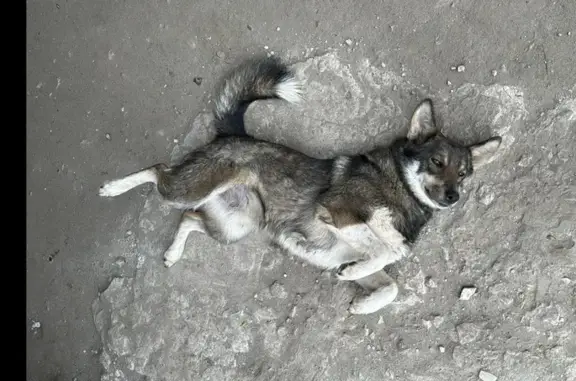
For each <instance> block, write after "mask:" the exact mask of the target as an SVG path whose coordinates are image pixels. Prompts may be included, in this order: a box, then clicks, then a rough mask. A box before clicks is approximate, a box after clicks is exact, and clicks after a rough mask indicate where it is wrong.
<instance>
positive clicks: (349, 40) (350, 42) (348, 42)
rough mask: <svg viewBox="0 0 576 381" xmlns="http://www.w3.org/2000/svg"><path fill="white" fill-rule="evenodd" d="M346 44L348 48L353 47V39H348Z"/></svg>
mask: <svg viewBox="0 0 576 381" xmlns="http://www.w3.org/2000/svg"><path fill="white" fill-rule="evenodd" d="M344 42H345V43H346V45H348V46H352V40H351V39H349V38H348V39H346V41H344Z"/></svg>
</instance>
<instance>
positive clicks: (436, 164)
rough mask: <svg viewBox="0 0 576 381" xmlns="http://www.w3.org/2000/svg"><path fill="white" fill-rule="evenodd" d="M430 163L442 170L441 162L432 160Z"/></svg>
mask: <svg viewBox="0 0 576 381" xmlns="http://www.w3.org/2000/svg"><path fill="white" fill-rule="evenodd" d="M432 163H433V164H434V165H435V166H437V167H438V168H442V165H443V164H442V162H441V161H440V160H438V159H436V158H432Z"/></svg>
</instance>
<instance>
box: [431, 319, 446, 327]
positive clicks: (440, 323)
mask: <svg viewBox="0 0 576 381" xmlns="http://www.w3.org/2000/svg"><path fill="white" fill-rule="evenodd" d="M442 323H444V317H443V316H436V317H434V319H433V320H432V324H434V327H436V328H438V327H440V326H441V325H442Z"/></svg>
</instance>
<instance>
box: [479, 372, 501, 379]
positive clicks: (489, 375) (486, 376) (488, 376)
mask: <svg viewBox="0 0 576 381" xmlns="http://www.w3.org/2000/svg"><path fill="white" fill-rule="evenodd" d="M478 378H480V379H481V380H482V381H496V380H497V379H498V377H496V376H495V375H493V374H492V373H488V372H485V371H483V370H481V371H480V373H479V374H478Z"/></svg>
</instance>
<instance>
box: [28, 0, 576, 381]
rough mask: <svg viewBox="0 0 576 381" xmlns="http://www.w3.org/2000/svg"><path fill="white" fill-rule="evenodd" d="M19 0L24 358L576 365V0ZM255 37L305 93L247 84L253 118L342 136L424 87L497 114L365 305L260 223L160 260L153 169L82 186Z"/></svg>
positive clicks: (172, 137)
mask: <svg viewBox="0 0 576 381" xmlns="http://www.w3.org/2000/svg"><path fill="white" fill-rule="evenodd" d="M27 4H28V11H27V13H28V16H27V20H28V26H27V57H28V63H27V117H28V118H27V119H28V120H27V132H28V137H27V142H28V153H27V157H28V173H27V182H28V193H27V195H28V196H27V207H28V210H27V214H28V221H27V233H28V238H27V275H28V279H27V316H28V317H27V327H28V330H27V360H28V364H27V379H28V380H38V381H44V380H51V381H53V380H74V379H76V380H77V381H84V380H90V381H92V380H97V379H100V380H103V381H108V380H150V381H152V380H166V381H168V380H291V379H295V378H299V379H303V380H336V381H338V380H407V381H412V380H414V381H437V380H458V381H461V380H478V379H491V378H490V377H491V375H493V376H496V377H497V379H498V380H500V381H502V380H515V381H516V380H518V381H520V380H522V381H528V380H530V381H531V380H534V381H536V380H538V381H540V380H546V381H547V380H550V381H551V380H554V381H556V380H562V381H569V380H573V379H576V345H575V344H574V343H576V333H575V332H576V317H575V314H574V310H575V309H576V291H575V284H576V248H574V240H575V239H576V238H575V235H576V222H575V221H576V207H575V203H576V186H575V181H576V176H575V175H576V174H575V172H576V169H575V168H576V157H575V155H576V148H575V147H574V141H575V140H576V99H575V95H574V91H576V67H575V66H574V65H573V62H574V59H575V53H574V51H575V50H574V46H576V36H574V34H575V33H576V30H574V29H573V26H574V25H576V16H575V15H576V3H574V2H573V1H569V0H566V1H556V2H548V1H540V0H531V1H528V2H525V1H520V2H509V3H506V4H502V3H501V2H499V1H485V2H481V3H480V2H474V1H469V0H459V1H452V2H450V1H443V0H440V1H436V2H431V3H430V4H429V5H423V4H422V3H421V2H417V1H413V0H410V1H404V0H403V1H400V0H392V1H388V2H385V3H363V4H357V3H349V2H344V1H336V2H330V3H323V2H301V3H296V4H294V5H290V4H292V3H291V2H290V3H289V2H279V3H268V2H264V1H260V0H249V1H247V2H245V4H243V5H242V6H240V5H239V4H232V3H229V2H225V1H216V2H214V1H210V2H208V1H199V2H194V3H190V2H180V1H177V0H171V1H166V2H148V1H146V2H136V1H126V2H107V3H80V2H72V1H68V2H59V1H29V2H28V3H27ZM535 14H537V15H538V18H535V17H534V15H535ZM569 32H570V33H569ZM265 47H266V48H265ZM262 51H268V52H271V51H274V54H278V55H281V56H283V57H286V58H287V59H289V60H290V62H293V64H294V67H295V68H296V69H297V70H298V73H299V74H298V75H299V76H301V78H302V79H303V80H305V81H306V93H305V96H306V99H307V101H306V102H305V103H303V104H302V105H300V106H297V107H294V106H289V105H286V104H284V103H278V102H259V103H256V104H254V105H253V106H252V107H251V108H250V109H249V111H248V114H247V117H246V118H247V121H248V124H249V128H250V129H251V130H252V132H253V133H254V135H255V136H257V137H260V138H263V139H268V140H272V141H276V142H280V143H282V144H286V145H289V146H292V147H294V148H297V149H300V150H302V151H304V152H306V153H308V154H310V155H313V156H318V157H327V156H332V155H334V154H336V153H354V152H358V151H361V150H364V149H369V148H371V147H373V146H374V145H377V144H382V143H385V142H386V141H388V140H389V139H391V138H392V137H393V136H395V135H397V134H401V133H402V132H404V128H405V123H406V121H407V118H408V117H409V115H410V113H411V111H412V110H413V107H414V106H415V105H416V104H417V103H418V101H419V100H420V99H422V98H423V97H425V96H431V97H432V98H433V99H434V101H435V103H436V105H437V107H438V110H437V113H438V117H439V119H440V122H441V124H442V125H443V126H444V131H445V132H446V134H447V135H449V136H453V137H455V138H458V139H460V140H463V141H466V142H472V141H474V140H477V139H481V138H485V137H487V136H489V134H490V133H491V132H493V133H498V134H501V135H502V136H503V137H504V144H503V149H502V150H501V152H500V154H499V155H498V156H497V158H496V159H495V160H494V161H493V162H492V163H490V164H488V165H487V166H486V167H484V168H482V169H480V170H478V171H477V173H476V174H475V176H474V177H473V178H472V179H471V180H470V181H469V182H468V183H467V185H466V194H465V196H464V197H463V200H462V201H463V205H462V206H461V207H460V208H458V209H455V210H453V211H448V212H442V213H440V214H438V215H437V216H436V218H435V219H434V220H433V221H432V223H431V224H430V225H429V226H428V227H427V228H426V230H425V232H424V234H423V235H422V237H421V240H420V241H419V243H418V245H417V247H416V248H415V251H414V253H413V255H412V256H411V257H410V258H407V259H406V260H404V261H403V262H401V263H398V264H397V265H395V266H393V267H392V268H390V269H389V270H390V273H391V274H392V275H393V276H394V278H396V279H397V280H398V281H399V284H400V286H401V289H400V294H399V297H398V299H397V300H396V301H395V302H394V303H393V304H392V305H391V306H389V308H386V309H384V310H382V311H380V312H379V313H377V314H374V315H369V316H363V317H355V316H352V317H351V316H348V315H347V313H346V307H347V305H348V303H349V302H350V300H351V298H352V296H353V294H354V291H355V290H354V286H353V285H352V284H349V283H344V282H340V283H337V282H336V281H335V279H334V278H333V277H331V276H330V274H328V273H322V272H319V271H318V270H316V269H314V268H313V267H311V266H306V265H304V264H303V263H301V262H298V261H297V260H295V259H293V258H289V257H288V256H286V255H285V254H283V253H281V252H279V251H277V250H276V249H273V248H269V247H267V246H266V245H264V244H263V242H262V241H261V240H260V239H259V238H258V237H254V238H253V239H251V240H249V241H247V242H244V243H241V244H237V245H232V246H222V245H219V244H218V243H216V242H214V241H212V240H211V239H209V238H207V237H204V236H200V235H194V236H192V237H191V238H190V240H189V241H188V245H187V253H186V255H185V257H184V258H183V259H182V261H181V262H179V263H178V265H177V266H175V267H173V268H171V269H170V270H166V269H165V268H163V267H162V263H161V255H162V252H163V251H164V249H165V248H166V247H167V245H168V244H169V241H170V238H171V234H172V232H173V229H174V228H175V225H176V223H177V220H178V213H175V212H173V211H170V210H169V209H167V208H165V207H163V206H161V204H160V201H159V199H158V197H157V196H155V194H154V192H150V191H151V188H150V187H142V188H140V189H138V190H134V191H133V192H131V193H129V194H126V195H123V196H121V197H119V198H116V199H112V200H102V199H99V198H98V197H97V192H96V190H97V188H98V186H99V185H100V183H101V182H102V181H103V180H105V179H109V178H111V177H115V176H118V175H123V174H126V173H129V172H131V171H133V170H135V169H138V168H141V167H144V166H147V165H150V164H153V163H155V162H160V161H165V162H168V161H175V160H177V159H178V158H179V157H181V156H182V155H183V154H185V153H186V152H187V151H189V150H190V149H193V148H194V147H196V146H198V145H200V144H202V143H203V142H206V141H208V140H209V139H210V137H211V131H210V130H209V129H208V125H209V121H210V114H209V112H208V111H209V109H210V93H211V91H212V88H213V85H214V83H215V81H217V80H218V79H219V75H221V73H222V71H223V70H224V69H226V68H228V67H230V66H231V65H233V64H234V63H235V62H236V61H237V60H238V59H240V58H241V57H242V56H245V55H247V54H250V53H254V52H262ZM458 65H464V66H465V70H464V71H463V72H458V70H452V69H451V68H452V67H454V68H456V67H457V66H458ZM494 71H495V73H493V72H494ZM494 74H495V75H494ZM198 78H202V80H201V81H200V80H198ZM198 82H199V83H200V84H198ZM464 286H474V287H475V288H476V293H475V294H474V295H472V296H471V297H470V299H469V300H461V299H460V298H459V297H460V291H461V289H462V287H464Z"/></svg>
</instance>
